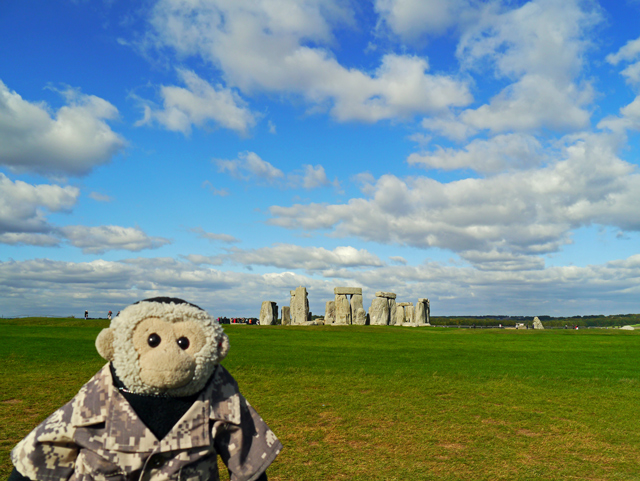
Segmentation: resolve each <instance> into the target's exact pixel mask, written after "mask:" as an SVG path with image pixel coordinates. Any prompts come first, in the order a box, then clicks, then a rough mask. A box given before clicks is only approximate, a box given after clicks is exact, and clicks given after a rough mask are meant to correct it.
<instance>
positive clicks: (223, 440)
mask: <svg viewBox="0 0 640 481" xmlns="http://www.w3.org/2000/svg"><path fill="white" fill-rule="evenodd" d="M216 431H217V433H216V437H215V448H216V451H217V453H218V454H219V455H220V457H221V458H222V461H223V462H224V464H225V465H226V466H227V468H228V470H229V474H230V478H231V481H263V480H266V473H265V472H266V470H267V468H268V467H269V465H270V464H271V463H272V462H273V460H274V459H275V458H276V456H277V455H278V454H279V453H280V450H281V449H282V444H281V443H280V441H279V440H278V438H277V437H276V436H275V434H273V431H271V429H269V426H267V425H266V423H265V422H264V421H263V420H262V418H261V417H260V416H259V415H258V413H257V412H256V411H255V409H253V407H252V406H251V405H250V404H249V403H248V402H247V401H246V400H245V399H244V398H243V397H242V396H240V424H233V423H220V425H219V426H218V429H217V430H216ZM263 475H264V477H261V476H263Z"/></svg>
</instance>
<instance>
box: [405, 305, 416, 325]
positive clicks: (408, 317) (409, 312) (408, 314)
mask: <svg viewBox="0 0 640 481" xmlns="http://www.w3.org/2000/svg"><path fill="white" fill-rule="evenodd" d="M413 311H414V309H413V305H409V306H405V308H404V318H405V322H409V323H411V324H414V323H415V321H414V318H413V315H414V313H413Z"/></svg>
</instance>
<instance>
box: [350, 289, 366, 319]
mask: <svg viewBox="0 0 640 481" xmlns="http://www.w3.org/2000/svg"><path fill="white" fill-rule="evenodd" d="M360 308H362V309H364V306H363V305H362V294H353V295H352V296H351V322H352V323H353V322H354V321H355V319H356V313H357V312H358V309H360Z"/></svg>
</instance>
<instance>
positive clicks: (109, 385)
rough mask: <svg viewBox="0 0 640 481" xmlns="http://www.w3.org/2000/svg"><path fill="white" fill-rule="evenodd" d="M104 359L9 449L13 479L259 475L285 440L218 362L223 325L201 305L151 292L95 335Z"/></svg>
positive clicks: (225, 346) (204, 479)
mask: <svg viewBox="0 0 640 481" xmlns="http://www.w3.org/2000/svg"><path fill="white" fill-rule="evenodd" d="M96 348H97V349H98V352H99V353H100V355H101V356H102V357H104V358H105V359H106V360H107V361H109V362H108V363H107V364H106V365H105V366H104V367H103V368H102V369H101V370H100V371H99V372H98V373H97V374H96V375H95V376H94V377H93V378H91V380H90V381H89V382H88V383H87V384H85V385H84V386H83V387H82V388H81V389H80V391H79V392H78V394H77V395H76V396H75V397H74V398H73V399H72V400H71V401H69V402H68V403H67V404H65V405H64V406H63V407H61V408H60V409H58V410H57V411H56V412H54V413H53V414H52V415H51V416H49V417H48V418H47V419H46V420H45V421H44V422H43V423H42V424H40V425H39V426H37V427H36V428H35V429H34V430H33V431H32V432H31V433H30V434H29V435H28V436H27V437H26V438H24V439H23V440H22V441H21V442H20V443H18V445H17V446H16V447H15V448H14V449H13V451H12V452H11V460H12V462H13V465H14V470H13V472H12V473H11V475H10V477H9V479H10V481H24V480H31V481H66V480H69V481H91V480H100V481H133V480H149V481H153V480H158V481H164V480H176V481H183V480H184V481H196V480H200V481H217V480H218V479H219V477H218V460H217V456H220V457H221V458H222V460H223V462H224V464H225V465H226V466H227V469H228V470H229V475H230V478H231V480H232V481H254V480H257V481H266V479H267V476H266V469H267V467H268V466H269V465H270V464H271V463H272V462H273V460H274V459H275V457H276V456H277V455H278V453H279V452H280V450H281V449H282V444H281V443H280V441H279V440H278V439H277V438H276V436H275V435H274V434H273V432H272V431H271V430H270V429H269V427H268V426H267V425H266V424H265V422H264V421H263V420H262V418H260V416H259V415H258V413H257V412H256V411H255V410H254V409H253V407H251V405H250V404H249V403H248V402H247V401H246V400H245V399H244V397H243V396H242V395H241V394H240V391H239V390H238V385H237V383H236V381H235V380H234V379H233V377H231V375H230V374H229V373H228V372H227V370H226V369H225V368H224V367H222V366H221V365H220V364H219V363H220V361H222V359H224V357H225V356H226V355H227V353H228V351H229V339H228V337H227V335H226V334H225V333H224V332H223V331H222V328H221V327H220V325H219V324H218V323H217V322H216V321H215V320H214V319H213V318H212V317H211V316H210V315H209V314H207V313H206V312H205V311H204V310H202V309H200V308H199V307H198V306H195V305H193V304H190V303H188V302H185V301H183V300H181V299H176V298H167V297H157V298H153V299H146V300H144V301H140V302H137V303H135V304H133V305H131V306H129V307H127V308H126V309H124V310H123V311H122V312H121V313H120V315H118V316H117V317H115V318H114V319H113V320H112V321H111V324H110V327H109V328H107V329H103V330H102V332H100V334H99V335H98V338H97V339H96Z"/></svg>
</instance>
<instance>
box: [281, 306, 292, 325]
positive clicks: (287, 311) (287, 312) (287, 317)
mask: <svg viewBox="0 0 640 481" xmlns="http://www.w3.org/2000/svg"><path fill="white" fill-rule="evenodd" d="M289 324H291V308H290V307H289V306H282V325H283V326H288V325H289Z"/></svg>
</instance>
